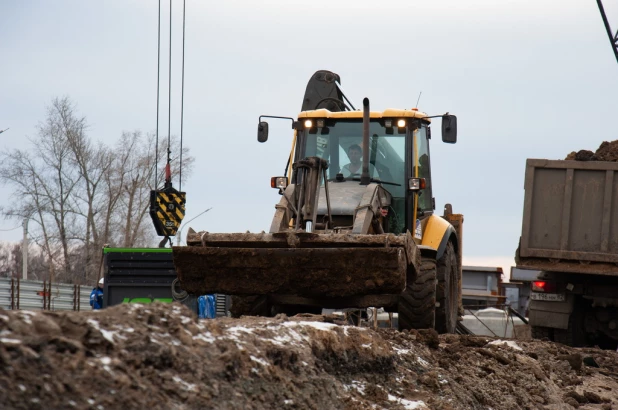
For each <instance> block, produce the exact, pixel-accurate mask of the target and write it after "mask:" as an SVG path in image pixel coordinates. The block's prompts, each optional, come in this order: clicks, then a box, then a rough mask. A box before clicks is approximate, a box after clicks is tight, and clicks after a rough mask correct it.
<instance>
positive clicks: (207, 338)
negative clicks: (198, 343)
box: [193, 332, 216, 343]
mask: <svg viewBox="0 0 618 410" xmlns="http://www.w3.org/2000/svg"><path fill="white" fill-rule="evenodd" d="M193 339H194V340H195V339H197V340H202V341H204V342H206V343H214V342H215V340H216V339H215V338H214V336H213V335H212V333H210V332H206V333H198V334H197V335H195V336H193Z"/></svg>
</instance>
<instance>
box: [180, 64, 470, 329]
mask: <svg viewBox="0 0 618 410" xmlns="http://www.w3.org/2000/svg"><path fill="white" fill-rule="evenodd" d="M349 106H351V103H350V102H349V100H347V98H346V97H345V95H344V94H343V92H342V91H341V89H340V79H339V76H338V75H336V74H334V73H330V72H328V71H319V72H317V73H316V74H314V76H313V77H312V79H311V80H310V82H309V84H308V86H307V91H306V93H305V99H304V100H303V111H302V112H301V113H300V114H299V116H298V117H297V118H296V119H293V118H288V119H291V120H292V124H293V129H294V144H293V149H292V152H291V153H290V157H289V159H288V166H287V167H286V168H287V171H286V173H287V175H285V176H283V177H275V178H273V180H272V181H271V186H272V187H273V188H277V189H279V190H280V192H281V194H282V197H281V200H280V202H279V204H277V205H276V206H275V215H274V217H273V220H272V222H271V226H270V229H269V232H268V233H266V232H263V233H257V234H252V233H244V234H241V233H239V234H224V233H208V232H195V231H193V230H191V229H190V230H189V233H188V235H187V241H186V242H187V246H182V247H174V248H173V255H174V263H175V266H176V270H177V273H178V277H179V280H180V282H181V285H182V287H183V289H185V290H186V291H187V292H189V293H196V294H205V293H224V294H229V295H234V297H233V302H232V303H233V306H232V312H233V313H234V314H235V315H237V316H240V315H256V314H257V315H264V316H270V315H274V314H276V313H288V314H292V313H297V312H300V311H309V312H311V311H316V310H321V309H322V308H335V309H337V308H365V307H370V306H371V307H384V308H385V309H386V310H387V311H393V312H398V313H399V327H400V329H409V328H430V327H431V328H434V327H435V328H436V329H438V330H439V331H442V332H453V331H454V330H455V324H456V321H457V316H458V309H459V307H460V292H461V290H460V282H461V257H460V249H461V235H460V229H461V222H462V221H463V218H459V216H456V215H453V214H452V212H450V206H449V207H448V211H447V212H446V213H445V215H444V216H443V217H439V216H436V215H434V208H435V205H434V200H433V197H432V184H431V167H430V166H431V164H430V152H429V139H430V137H431V134H430V125H431V118H430V117H428V116H427V115H426V114H424V113H422V112H420V111H418V110H416V109H411V110H396V109H388V110H385V111H382V112H377V111H370V109H369V100H368V99H364V101H363V109H362V110H355V109H353V107H349ZM262 117H267V116H262ZM262 117H260V123H259V125H258V141H260V142H265V141H266V140H267V139H268V124H267V123H266V122H265V121H262ZM441 117H443V122H442V125H443V141H444V142H449V143H454V142H456V137H457V122H456V117H455V116H452V115H448V114H445V115H444V116H441ZM273 118H286V117H273ZM359 151H360V155H359ZM359 157H360V158H359ZM458 230H459V234H458Z"/></svg>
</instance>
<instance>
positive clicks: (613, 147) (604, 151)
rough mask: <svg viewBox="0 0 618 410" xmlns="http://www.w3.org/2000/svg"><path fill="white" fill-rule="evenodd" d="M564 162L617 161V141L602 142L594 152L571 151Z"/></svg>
mask: <svg viewBox="0 0 618 410" xmlns="http://www.w3.org/2000/svg"><path fill="white" fill-rule="evenodd" d="M565 159H566V160H575V161H608V162H616V161H618V140H616V141H611V142H607V141H603V143H601V145H600V146H599V148H598V149H597V150H596V152H592V151H589V150H580V151H577V152H575V151H573V152H571V153H570V154H569V155H567V157H566V158H565Z"/></svg>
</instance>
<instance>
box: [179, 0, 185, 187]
mask: <svg viewBox="0 0 618 410" xmlns="http://www.w3.org/2000/svg"><path fill="white" fill-rule="evenodd" d="M186 1H187V0H182V86H181V91H180V160H179V164H178V172H179V176H178V180H179V183H178V190H179V191H182V131H183V125H184V119H185V115H184V108H185V9H186Z"/></svg>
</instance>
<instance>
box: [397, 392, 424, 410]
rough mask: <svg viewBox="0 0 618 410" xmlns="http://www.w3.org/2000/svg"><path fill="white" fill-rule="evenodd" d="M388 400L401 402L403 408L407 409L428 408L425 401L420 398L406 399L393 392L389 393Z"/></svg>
mask: <svg viewBox="0 0 618 410" xmlns="http://www.w3.org/2000/svg"><path fill="white" fill-rule="evenodd" d="M388 400H389V401H394V402H395V403H398V404H401V405H402V406H403V408H404V409H406V410H413V409H427V408H428V407H427V405H426V404H425V402H423V401H422V400H418V401H412V400H406V399H401V398H399V397H395V396H393V395H392V394H389V395H388Z"/></svg>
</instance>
